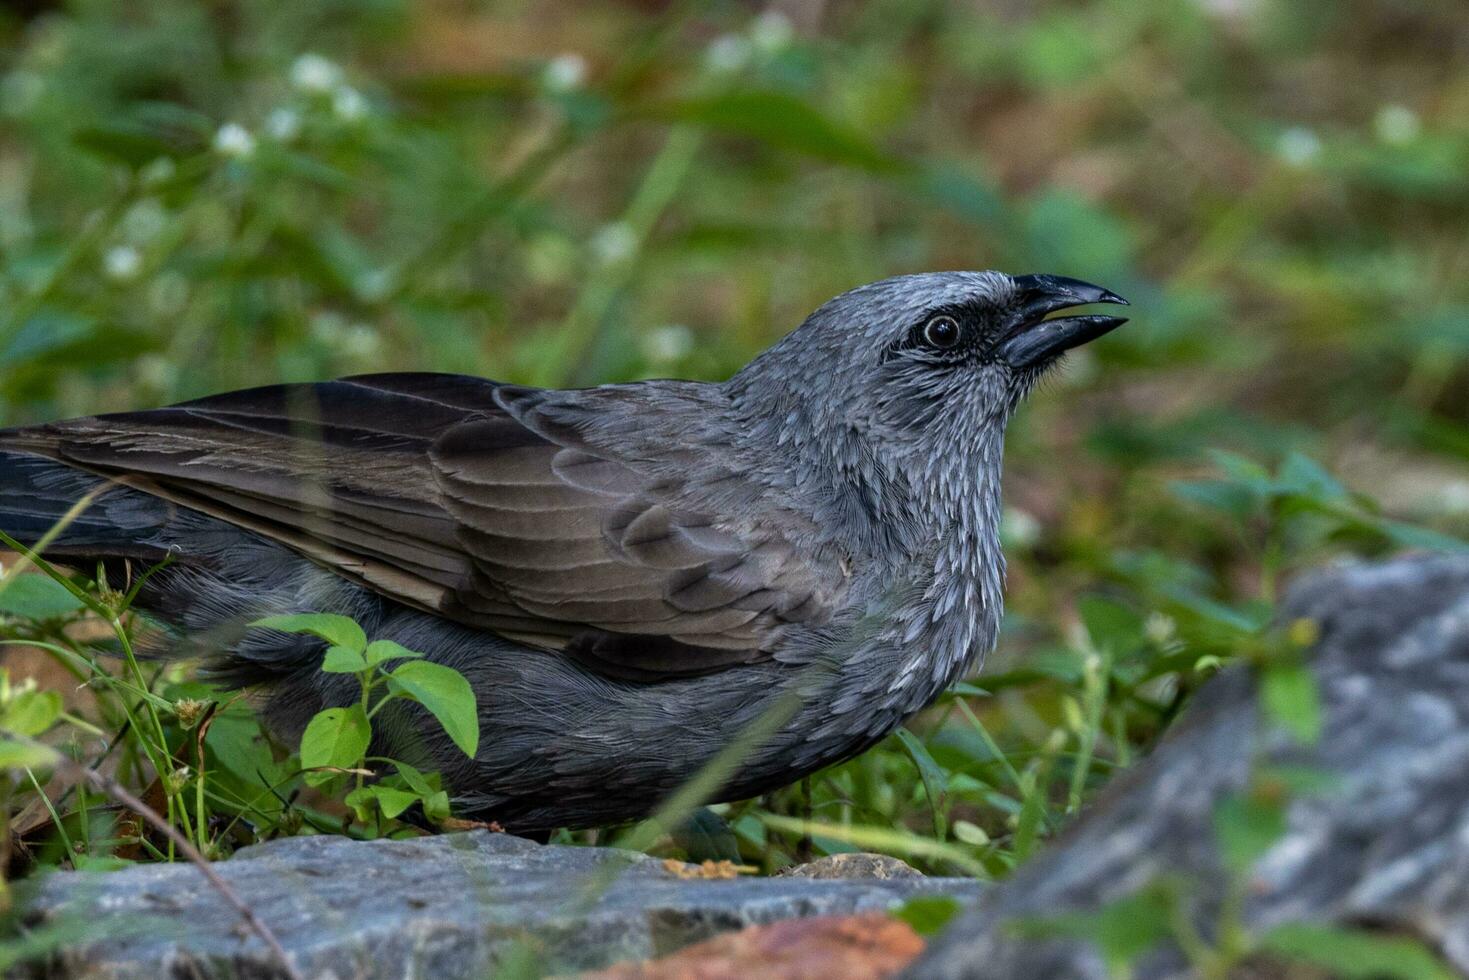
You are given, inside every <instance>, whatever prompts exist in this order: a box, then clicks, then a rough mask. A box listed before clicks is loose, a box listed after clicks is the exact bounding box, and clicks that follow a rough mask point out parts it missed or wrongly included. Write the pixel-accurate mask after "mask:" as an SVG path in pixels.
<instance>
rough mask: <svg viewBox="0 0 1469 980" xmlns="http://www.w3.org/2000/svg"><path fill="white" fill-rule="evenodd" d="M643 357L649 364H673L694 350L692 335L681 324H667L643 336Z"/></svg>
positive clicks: (691, 332) (690, 331)
mask: <svg viewBox="0 0 1469 980" xmlns="http://www.w3.org/2000/svg"><path fill="white" fill-rule="evenodd" d="M642 340H643V343H642V348H643V357H645V358H647V360H648V362H649V363H650V364H659V365H664V364H673V363H675V362H677V361H681V360H683V359H684V358H685V357H688V356H689V353H690V352H691V351H693V349H694V333H693V331H692V330H690V329H689V328H688V327H686V326H684V325H683V324H681V323H669V324H665V325H664V326H661V327H657V328H655V329H653V330H649V331H648V332H647V333H646V334H644V335H643V338H642Z"/></svg>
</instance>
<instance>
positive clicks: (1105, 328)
mask: <svg viewBox="0 0 1469 980" xmlns="http://www.w3.org/2000/svg"><path fill="white" fill-rule="evenodd" d="M1012 278H1013V281H1014V283H1015V307H1014V311H1013V313H1012V314H1011V320H1010V324H1009V327H1008V329H1007V331H1006V335H1005V339H1004V340H1002V341H1001V342H1000V348H999V354H1000V356H1001V357H1003V358H1004V359H1005V360H1006V361H1007V362H1008V363H1009V364H1010V366H1011V367H1013V368H1027V367H1031V366H1033V365H1035V364H1039V363H1040V362H1042V361H1045V360H1049V359H1050V358H1053V357H1056V356H1057V355H1058V354H1061V353H1063V352H1065V351H1068V350H1070V349H1071V348H1073V347H1080V346H1081V345H1082V344H1085V343H1088V342H1089V341H1093V340H1096V339H1097V338H1098V337H1100V336H1102V334H1104V333H1109V332H1111V331H1113V330H1116V329H1117V328H1118V327H1120V326H1122V325H1123V324H1124V323H1126V322H1127V318H1126V317H1120V316H1103V315H1098V314H1093V315H1090V316H1062V317H1055V318H1054V319H1050V320H1047V319H1046V317H1047V316H1048V315H1050V314H1052V313H1055V312H1056V311H1057V310H1066V309H1070V308H1071V307H1073V306H1088V305H1090V304H1092V303H1116V304H1118V305H1121V306H1126V305H1128V304H1127V300H1125V299H1123V298H1122V297H1121V296H1118V295H1117V294H1116V293H1114V292H1112V291H1111V290H1110V289H1103V288H1102V287H1101V286H1093V285H1092V284H1091V283H1089V282H1082V281H1081V280H1080V279H1070V278H1068V277H1066V276H1041V275H1037V276H1014V277H1012Z"/></svg>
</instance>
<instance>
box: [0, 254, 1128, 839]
mask: <svg viewBox="0 0 1469 980" xmlns="http://www.w3.org/2000/svg"><path fill="white" fill-rule="evenodd" d="M1089 304H1120V305H1127V301H1126V300H1124V299H1123V298H1122V297H1121V296H1119V295H1117V294H1116V293H1113V292H1111V291H1110V290H1107V289H1104V288H1102V287H1100V286H1096V285H1092V284H1090V283H1087V282H1084V281H1081V280H1078V279H1073V278H1069V277H1066V276H1059V275H1015V276H1011V275H1007V274H1005V273H1002V272H996V271H980V272H970V271H954V272H927V273H917V274H909V275H902V276H897V277H894V278H889V279H885V280H882V281H879V282H874V283H870V284H867V285H863V286H859V287H857V288H854V289H852V290H850V291H848V292H845V293H843V294H841V295H840V296H837V297H836V298H834V299H832V300H830V301H828V302H826V303H825V304H823V305H821V306H820V307H819V308H818V309H816V310H815V312H813V313H811V314H810V316H809V317H807V318H806V319H805V320H804V322H802V323H801V324H800V325H799V326H797V327H796V328H795V329H794V330H792V331H791V332H789V333H788V334H786V335H785V336H784V337H783V338H782V339H780V340H778V341H777V342H776V343H774V344H773V345H772V346H771V347H769V348H768V349H766V350H765V351H763V352H762V353H760V354H759V355H757V356H756V357H755V358H754V359H753V360H751V361H750V362H749V363H748V364H747V365H746V366H745V367H743V368H741V369H740V370H738V371H737V372H735V373H734V374H733V375H732V376H730V377H729V378H728V379H726V380H724V381H722V382H695V381H682V380H647V381H637V382H630V383H620V384H605V385H601V386H597V387H590V388H583V389H569V390H560V389H550V388H533V387H525V386H521V385H515V384H509V383H501V382H496V381H491V380H487V379H482V378H477V377H468V376H460V375H448V374H433V373H383V374H371V375H361V376H355V377H348V378H343V379H339V380H333V381H324V382H314V383H297V384H281V385H274V386H269V387H261V388H252V389H248V390H242V391H234V392H229V393H225V394H219V395H214V396H210V397H205V398H202V399H198V400H194V401H188V402H184V403H181V404H177V405H172V406H169V407H164V408H155V409H147V410H141V411H132V412H123V413H118V414H104V415H97V416H92V417H87V418H76V419H69V420H65V421H56V422H50V423H43V424H36V425H30V426H23V427H16V428H10V429H6V430H3V431H0V530H4V531H5V532H6V533H7V534H9V535H11V536H12V537H13V538H16V539H17V540H19V541H20V542H22V543H24V544H26V545H27V546H28V547H29V546H31V545H34V544H37V543H41V542H42V538H43V537H45V536H46V535H47V532H48V531H50V530H51V529H52V528H53V526H55V525H56V524H57V522H58V521H59V520H60V519H61V518H62V517H63V516H64V515H66V514H67V512H68V511H69V510H70V509H72V508H73V506H74V505H75V504H76V502H77V501H79V500H83V499H84V498H87V497H88V495H93V497H92V499H91V500H90V501H89V503H88V505H87V506H86V507H85V508H84V509H82V510H81V512H80V513H79V514H77V515H76V516H75V519H74V520H72V521H71V522H70V523H69V524H67V525H66V526H65V528H64V529H63V530H62V531H61V532H60V533H59V534H56V535H54V536H52V537H51V538H50V539H49V540H47V541H45V542H44V547H45V554H46V555H47V557H48V558H49V559H51V560H53V561H56V562H58V563H61V564H63V565H69V566H71V567H76V568H78V569H82V570H93V571H95V570H99V569H100V570H101V571H102V572H103V573H105V575H106V576H107V577H108V580H109V581H119V580H122V579H124V578H127V577H128V576H133V577H137V576H138V574H139V571H140V570H141V569H144V568H148V569H150V570H151V573H150V574H149V575H148V576H147V577H146V579H145V580H144V581H143V584H142V586H141V588H140V589H139V591H138V593H137V597H136V600H135V602H136V605H137V606H138V607H139V608H140V609H142V610H143V611H144V612H145V613H146V614H147V615H148V617H149V619H150V620H151V621H155V622H157V623H159V624H161V626H160V629H161V631H162V632H163V633H164V634H165V635H166V636H167V637H172V639H171V640H168V641H167V642H168V643H171V644H173V645H174V648H175V649H179V650H190V649H192V650H194V651H195V652H198V651H199V650H201V649H202V650H203V651H204V652H205V653H207V655H208V659H206V661H205V668H206V669H207V670H208V672H209V674H210V676H212V677H214V678H216V679H217V681H218V682H219V683H220V684H223V685H226V686H228V687H241V688H244V687H248V688H251V689H255V690H258V691H259V692H260V702H259V703H260V711H261V716H262V719H263V721H264V723H265V724H266V725H267V727H268V728H269V729H270V730H271V731H273V732H275V733H277V734H279V735H280V736H281V737H282V738H287V739H289V738H295V737H299V735H300V733H301V732H302V730H303V729H304V727H305V725H306V724H307V723H308V722H309V720H310V719H311V718H312V717H313V715H315V714H316V713H317V712H318V711H321V710H323V709H324V708H327V707H331V706H340V705H348V704H351V703H355V701H356V700H357V699H358V697H359V694H360V692H359V690H358V687H357V681H356V678H355V677H353V676H351V675H343V674H338V673H324V672H322V671H321V670H320V666H321V662H322V656H323V653H324V649H325V645H324V643H323V642H322V641H321V640H320V639H317V638H315V637H312V636H307V635H298V634H289V633H284V632H279V631H276V630H262V629H248V628H246V625H247V624H249V623H251V622H253V621H256V620H258V619H259V618H261V617H264V616H272V615H282V614H293V613H335V614H340V615H345V616H349V617H351V618H353V619H355V620H356V621H357V622H358V623H359V624H361V625H362V627H363V629H364V631H365V632H366V634H367V635H368V636H369V637H372V638H374V639H387V640H393V641H396V642H397V643H399V644H401V645H402V646H404V647H406V648H408V649H410V650H414V651H418V652H420V653H422V654H423V655H424V656H425V657H426V658H427V659H428V660H430V661H432V662H435V663H439V664H443V665H445V666H448V667H452V668H453V669H455V670H458V671H459V672H460V673H462V674H463V675H464V676H465V677H466V678H467V679H468V681H469V683H470V685H471V687H472V689H473V692H474V695H475V700H476V705H477V709H478V714H479V722H480V730H481V738H480V744H479V748H478V751H477V753H476V755H475V756H474V757H472V758H471V757H469V756H467V755H466V754H464V752H462V751H460V750H459V749H458V748H457V747H455V746H454V745H453V744H452V743H451V742H450V740H449V739H448V737H447V736H446V735H445V733H444V732H443V731H442V729H440V728H438V727H437V726H436V725H434V724H433V723H432V719H431V718H429V717H428V715H427V714H426V713H425V712H424V711H423V710H422V709H421V708H419V707H418V706H417V705H412V706H410V707H409V708H408V709H406V710H404V711H401V712H398V713H396V714H393V715H391V716H390V717H387V718H385V719H379V721H380V722H382V723H380V724H379V723H375V726H374V732H373V739H374V742H373V746H372V749H371V750H370V754H371V755H373V756H388V757H393V758H402V759H409V760H415V759H416V760H418V762H419V764H422V765H426V766H429V767H431V768H432V769H433V770H435V771H437V772H439V773H440V774H441V776H442V778H443V779H444V781H445V784H446V785H447V787H448V788H449V789H450V790H451V795H452V798H453V800H454V805H455V808H456V812H458V813H459V814H460V815H462V816H467V817H470V818H474V819H479V820H484V821H491V820H493V821H496V822H498V823H499V824H500V825H501V826H502V827H504V828H506V829H507V830H510V831H512V832H515V833H524V834H527V835H534V834H545V833H547V832H550V831H552V830H553V829H555V828H585V827H596V826H611V825H616V824H620V823H626V822H628V821H632V820H636V819H640V818H642V817H644V816H646V815H648V814H649V813H650V812H652V810H653V809H654V808H655V807H656V806H657V805H658V804H659V803H660V801H664V800H666V799H668V798H669V797H670V795H671V794H673V793H675V792H676V791H677V790H678V789H679V788H680V787H681V786H683V785H685V784H686V783H687V782H688V780H690V779H691V778H692V777H694V776H695V775H696V774H698V773H700V772H701V771H704V770H705V768H706V767H710V766H712V765H714V764H715V763H716V761H717V760H721V759H723V760H728V761H726V763H724V769H721V770H719V771H718V777H717V782H718V785H717V786H716V787H714V788H712V789H710V790H709V792H708V793H707V798H708V799H709V800H710V801H715V800H740V799H748V798H751V797H754V796H758V795H760V794H762V793H765V792H769V791H771V790H774V789H776V788H779V787H781V786H784V785H787V784H790V783H792V782H795V781H796V780H798V779H800V778H802V777H804V776H806V775H809V774H811V773H813V772H815V771H817V770H819V769H822V768H824V767H826V766H829V765H832V764H835V763H838V762H841V761H844V760H846V759H849V758H852V757H853V756H855V755H857V754H859V753H861V752H862V751H864V750H865V749H867V748H869V747H871V746H872V745H874V744H875V743H877V742H878V741H880V740H881V739H883V738H884V737H886V736H887V735H888V734H890V733H891V732H892V731H893V730H894V729H895V728H897V727H898V726H899V725H900V724H902V723H903V721H904V720H906V719H908V718H910V717H911V716H912V715H914V714H915V713H916V712H918V711H920V710H921V709H923V708H925V707H927V706H928V705H930V704H931V703H933V702H934V701H935V700H936V699H937V698H938V696H939V695H940V694H941V693H942V692H943V691H944V690H945V689H946V688H947V687H949V686H950V685H951V684H953V683H954V682H955V681H957V680H959V679H961V678H962V677H964V676H966V675H967V674H969V673H971V672H973V671H975V670H977V669H978V668H979V667H980V665H981V664H982V661H983V658H984V657H985V655H986V653H987V652H988V651H989V650H990V649H991V648H992V647H993V646H994V644H995V641H996V636H997V634H998V630H999V625H1000V621H1001V615H1002V603H1003V595H1002V592H1003V581H1004V575H1005V559H1004V555H1003V553H1002V550H1001V546H1000V536H999V525H1000V515H1001V464H1002V454H1003V445H1004V437H1005V429H1006V424H1007V422H1008V421H1009V419H1010V418H1011V417H1012V415H1013V414H1014V413H1015V411H1016V409H1017V407H1018V406H1019V405H1020V403H1021V401H1022V399H1023V398H1024V397H1025V396H1026V394H1027V393H1029V392H1030V391H1031V389H1032V388H1033V387H1034V386H1035V384H1036V382H1037V381H1038V380H1039V379H1040V378H1041V377H1042V376H1043V375H1044V374H1045V373H1046V371H1047V370H1048V369H1049V368H1051V367H1052V365H1054V364H1055V363H1057V361H1058V360H1060V359H1061V357H1062V355H1064V354H1065V352H1066V351H1068V350H1070V349H1072V348H1074V347H1077V346H1078V345H1081V344H1084V343H1087V342H1089V341H1091V340H1094V339H1096V338H1098V337H1101V336H1102V335H1104V334H1106V333H1108V332H1110V331H1111V330H1113V329H1115V328H1116V327H1118V326H1120V325H1121V324H1123V323H1125V322H1126V320H1125V319H1123V318H1121V317H1116V316H1110V315H1102V314H1096V313H1092V314H1073V315H1065V316H1053V314H1056V313H1059V312H1062V311H1068V310H1072V309H1074V308H1075V307H1078V306H1085V305H1089ZM383 714H384V716H388V714H389V713H388V712H384V713H383ZM722 752H723V753H725V754H724V755H721V753H722Z"/></svg>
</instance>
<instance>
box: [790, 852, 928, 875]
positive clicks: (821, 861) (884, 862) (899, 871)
mask: <svg viewBox="0 0 1469 980" xmlns="http://www.w3.org/2000/svg"><path fill="white" fill-rule="evenodd" d="M781 876H782V877H785V878H821V879H827V880H830V879H833V878H876V879H879V880H882V881H886V880H890V879H893V878H922V877H923V872H922V871H919V870H918V869H917V868H915V867H913V865H911V864H909V863H908V862H907V861H900V860H898V859H897V858H895V857H889V856H888V855H886V854H867V853H862V852H859V853H855V854H829V855H827V856H826V857H823V858H817V859H816V860H815V861H809V862H807V863H806V864H798V865H796V866H795V867H794V868H787V869H786V870H784V871H782V872H781Z"/></svg>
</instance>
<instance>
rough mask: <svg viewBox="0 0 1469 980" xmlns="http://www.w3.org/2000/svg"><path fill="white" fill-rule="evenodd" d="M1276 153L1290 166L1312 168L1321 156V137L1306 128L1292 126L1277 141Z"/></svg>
mask: <svg viewBox="0 0 1469 980" xmlns="http://www.w3.org/2000/svg"><path fill="white" fill-rule="evenodd" d="M1275 153H1276V155H1277V156H1279V157H1280V159H1281V160H1283V161H1284V162H1285V163H1286V164H1287V165H1289V166H1292V167H1307V166H1310V165H1311V164H1312V163H1314V162H1315V161H1316V158H1317V157H1319V156H1320V155H1321V137H1319V136H1317V135H1316V134H1315V133H1314V132H1313V131H1311V130H1309V129H1307V128H1306V127H1304V126H1292V127H1291V128H1290V129H1287V130H1286V131H1285V132H1283V133H1281V134H1280V137H1279V138H1278V139H1277V140H1276V141H1275Z"/></svg>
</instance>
